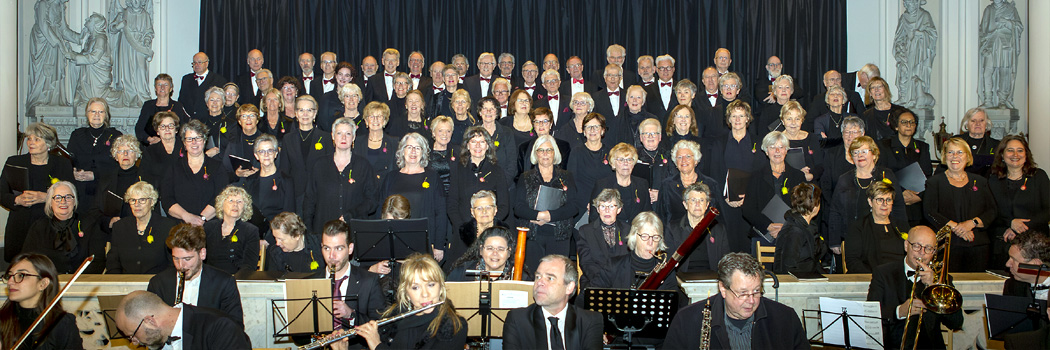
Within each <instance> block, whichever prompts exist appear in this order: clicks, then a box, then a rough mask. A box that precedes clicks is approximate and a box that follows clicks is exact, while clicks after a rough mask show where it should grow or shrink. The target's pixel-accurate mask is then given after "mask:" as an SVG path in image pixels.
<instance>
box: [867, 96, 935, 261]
mask: <svg viewBox="0 0 1050 350" xmlns="http://www.w3.org/2000/svg"><path fill="white" fill-rule="evenodd" d="M896 122H897V124H895V125H894V126H893V127H894V129H895V130H897V136H896V137H887V138H884V139H882V140H880V141H879V148H880V149H882V151H883V153H884V154H883V162H882V165H883V166H885V167H887V168H889V169H890V170H893V172H894V173H900V171H901V170H902V169H904V168H907V167H909V166H911V165H912V164H918V165H917V166H918V167H919V169H920V170H922V173H923V174H924V175H926V178H929V177H930V175H933V164H932V163H931V161H930V145H928V144H926V142H924V141H922V140H916V139H915V132H916V129H918V126H919V121H918V119H916V118H915V114H914V113H912V112H911V111H910V110H907V109H905V110H904V112H901V115H900V116H897V120H896ZM901 189H902V191H901V194H902V195H903V196H904V205H905V209H906V210H907V211H908V221H910V222H909V225H911V226H915V225H920V224H921V223H922V203H921V202H922V192H915V191H913V190H909V189H907V188H903V187H902V188H901ZM873 267H874V266H873Z"/></svg>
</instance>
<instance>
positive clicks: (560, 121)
mask: <svg viewBox="0 0 1050 350" xmlns="http://www.w3.org/2000/svg"><path fill="white" fill-rule="evenodd" d="M540 80H541V83H542V84H543V91H542V92H540V93H538V94H536V103H535V104H534V107H536V108H539V107H546V108H548V109H550V110H551V113H553V114H554V115H553V118H554V125H553V126H552V127H551V130H555V131H557V130H558V129H560V128H561V127H562V125H565V124H566V123H568V122H569V120H572V108H571V106H570V104H571V102H572V96H569V95H568V94H567V93H564V94H563V93H562V84H561V74H560V73H558V71H556V70H553V69H548V70H545V71H543V77H542V78H540Z"/></svg>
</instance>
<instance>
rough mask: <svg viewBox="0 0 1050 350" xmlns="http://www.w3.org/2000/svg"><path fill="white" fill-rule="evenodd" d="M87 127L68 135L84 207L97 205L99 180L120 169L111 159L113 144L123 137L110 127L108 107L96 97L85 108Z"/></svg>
mask: <svg viewBox="0 0 1050 350" xmlns="http://www.w3.org/2000/svg"><path fill="white" fill-rule="evenodd" d="M84 114H85V115H86V116H87V122H88V125H87V126H85V127H82V128H79V129H76V130H73V133H72V134H70V135H69V143H68V145H69V147H68V149H69V153H71V154H72V155H73V179H75V180H76V182H74V183H75V184H76V185H77V193H78V194H79V195H80V198H79V199H81V200H83V202H84V203H94V202H95V196H96V195H97V193H98V180H100V179H101V178H102V176H104V175H106V174H109V173H111V172H113V171H115V170H116V169H117V163H116V162H114V161H113V157H112V156H110V154H109V153H110V152H109V150H110V147H112V145H113V141H114V140H115V139H116V138H117V137H119V136H120V135H121V133H120V131H119V130H117V129H116V128H113V127H111V126H109V104H108V103H106V100H104V99H101V98H98V97H95V98H92V99H90V100H88V102H87V107H85V108H84ZM90 207H91V206H90V204H89V205H85V206H83V207H81V208H80V210H81V212H82V213H85V212H86V210H88V209H90Z"/></svg>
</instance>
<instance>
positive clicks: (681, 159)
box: [674, 154, 693, 162]
mask: <svg viewBox="0 0 1050 350" xmlns="http://www.w3.org/2000/svg"><path fill="white" fill-rule="evenodd" d="M674 159H675V160H677V161H679V162H681V161H683V160H686V159H693V156H691V155H688V154H687V155H684V156H677V157H674Z"/></svg>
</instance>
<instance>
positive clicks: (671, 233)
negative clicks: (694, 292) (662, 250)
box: [664, 182, 730, 272]
mask: <svg viewBox="0 0 1050 350" xmlns="http://www.w3.org/2000/svg"><path fill="white" fill-rule="evenodd" d="M682 192H683V194H682V197H683V198H682V202H681V205H682V206H683V207H685V211H686V215H685V217H683V218H682V219H681V220H679V221H677V222H671V223H668V226H667V234H665V235H664V240H665V243H666V244H667V249H668V252H675V251H677V250H678V247H679V246H680V245H682V243H684V242H685V240H686V238H688V237H689V236H690V235H691V234H692V233H693V229H694V228H696V225H698V224H700V220H701V219H703V218H704V215H705V214H706V213H707V208H709V207H710V206H711V205H715V204H718V202H719V200H718V199H717V198H720V197H718V196H713V195H712V193H711V187H710V186H708V185H707V184H705V183H700V182H696V183H693V184H692V185H689V186H686V188H685V189H684V190H682ZM702 234H703V235H704V236H703V237H702V239H701V241H700V244H699V245H697V246H696V249H694V250H693V253H692V254H690V255H689V259H687V260H685V261H682V262H681V263H680V264H679V266H681V269H680V271H688V272H710V271H714V270H715V269H716V268H717V267H718V261H719V260H721V259H722V256H723V255H726V254H728V253H729V252H730V249H729V240H728V236H727V234H728V233H727V232H726V226H725V225H724V224H721V223H719V222H718V221H717V220H716V221H712V222H711V224H710V226H708V227H707V230H705V231H704V232H703V233H702Z"/></svg>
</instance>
